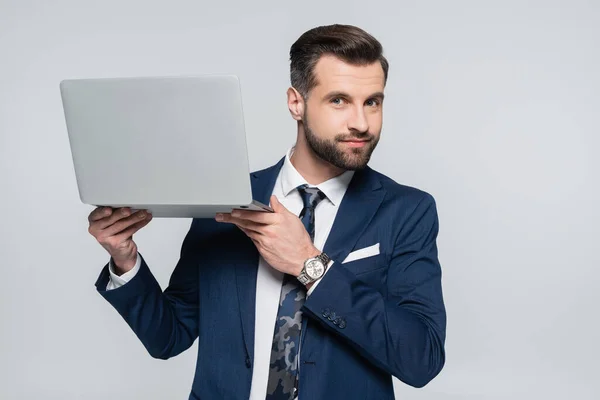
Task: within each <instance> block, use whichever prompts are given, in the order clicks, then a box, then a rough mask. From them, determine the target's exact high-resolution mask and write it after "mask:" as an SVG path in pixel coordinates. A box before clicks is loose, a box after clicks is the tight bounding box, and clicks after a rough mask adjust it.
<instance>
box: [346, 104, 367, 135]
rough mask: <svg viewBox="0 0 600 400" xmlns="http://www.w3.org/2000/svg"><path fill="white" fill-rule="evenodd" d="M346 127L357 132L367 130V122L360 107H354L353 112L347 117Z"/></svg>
mask: <svg viewBox="0 0 600 400" xmlns="http://www.w3.org/2000/svg"><path fill="white" fill-rule="evenodd" d="M348 129H349V130H351V131H357V132H367V131H368V130H369V122H368V121H367V116H366V115H365V110H364V109H363V108H362V107H356V108H355V109H354V112H353V113H352V115H351V116H350V117H349V119H348Z"/></svg>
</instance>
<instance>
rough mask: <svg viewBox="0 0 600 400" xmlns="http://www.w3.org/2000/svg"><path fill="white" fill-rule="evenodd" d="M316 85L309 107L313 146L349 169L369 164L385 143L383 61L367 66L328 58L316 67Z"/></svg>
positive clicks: (308, 127)
mask: <svg viewBox="0 0 600 400" xmlns="http://www.w3.org/2000/svg"><path fill="white" fill-rule="evenodd" d="M314 73H315V77H316V78H317V86H315V87H314V88H313V89H312V90H311V91H310V93H309V95H308V100H307V102H306V107H305V109H304V116H303V122H304V132H305V134H306V140H307V143H308V145H309V147H310V148H311V149H312V150H313V151H314V152H315V154H317V155H318V156H319V157H320V158H321V159H323V160H325V161H327V162H329V163H330V164H332V165H334V166H336V167H338V168H341V169H344V170H357V169H362V168H364V167H365V166H366V165H367V163H368V162H369V160H370V158H371V154H372V153H373V150H375V147H376V146H377V143H378V141H379V136H380V133H381V125H382V121H383V109H382V106H383V90H384V87H385V76H384V72H383V68H382V67H381V64H380V63H379V61H376V62H375V63H373V64H370V65H366V66H356V65H350V64H347V63H345V62H344V61H342V60H340V59H338V58H336V57H333V56H323V57H321V59H320V60H319V61H318V62H317V64H316V66H315V70H314Z"/></svg>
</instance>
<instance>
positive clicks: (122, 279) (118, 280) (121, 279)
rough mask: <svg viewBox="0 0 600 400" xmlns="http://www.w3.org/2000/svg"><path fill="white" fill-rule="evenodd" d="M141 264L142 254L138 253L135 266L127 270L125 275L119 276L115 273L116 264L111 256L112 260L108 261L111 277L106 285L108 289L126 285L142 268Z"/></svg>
mask: <svg viewBox="0 0 600 400" xmlns="http://www.w3.org/2000/svg"><path fill="white" fill-rule="evenodd" d="M141 266H142V259H141V258H140V254H139V253H138V254H137V257H136V260H135V265H134V266H133V268H131V269H130V270H129V271H127V272H125V273H124V274H123V275H120V276H119V275H117V274H116V273H115V266H114V264H113V260H112V257H111V259H110V261H109V262H108V273H109V279H108V284H107V285H106V290H112V289H116V288H119V287H121V286H123V285H125V284H126V283H127V282H129V281H130V280H132V279H133V277H134V276H135V275H136V274H137V272H138V271H139V270H140V267H141Z"/></svg>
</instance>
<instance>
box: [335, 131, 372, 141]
mask: <svg viewBox="0 0 600 400" xmlns="http://www.w3.org/2000/svg"><path fill="white" fill-rule="evenodd" d="M335 140H336V141H338V142H343V141H347V140H369V141H370V140H373V135H371V134H370V133H369V132H361V133H355V134H345V133H341V134H339V135H337V136H336V137H335Z"/></svg>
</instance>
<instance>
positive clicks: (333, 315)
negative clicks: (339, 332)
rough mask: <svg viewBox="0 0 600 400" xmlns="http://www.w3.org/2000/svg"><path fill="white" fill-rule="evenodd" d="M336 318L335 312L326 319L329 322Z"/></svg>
mask: <svg viewBox="0 0 600 400" xmlns="http://www.w3.org/2000/svg"><path fill="white" fill-rule="evenodd" d="M336 318H337V315H335V311H332V312H331V314H329V315H328V316H327V319H328V320H330V321H334V320H335V319H336Z"/></svg>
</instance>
